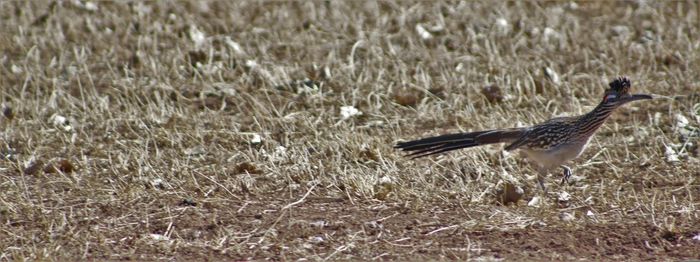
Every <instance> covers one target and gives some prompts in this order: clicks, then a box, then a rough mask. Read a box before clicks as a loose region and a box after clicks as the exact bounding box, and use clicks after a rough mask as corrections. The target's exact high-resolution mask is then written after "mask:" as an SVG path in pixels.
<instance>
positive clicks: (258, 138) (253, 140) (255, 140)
mask: <svg viewBox="0 0 700 262" xmlns="http://www.w3.org/2000/svg"><path fill="white" fill-rule="evenodd" d="M250 143H251V144H253V145H257V144H260V143H262V137H261V136H260V135H259V134H253V138H251V139H250Z"/></svg>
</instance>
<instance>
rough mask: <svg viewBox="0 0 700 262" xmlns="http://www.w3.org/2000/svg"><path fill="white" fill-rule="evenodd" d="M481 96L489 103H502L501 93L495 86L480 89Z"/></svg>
mask: <svg viewBox="0 0 700 262" xmlns="http://www.w3.org/2000/svg"><path fill="white" fill-rule="evenodd" d="M481 94H483V95H484V96H485V97H486V99H487V100H488V101H489V102H491V103H500V102H503V91H501V88H500V87H499V86H497V85H489V86H485V87H483V88H481Z"/></svg>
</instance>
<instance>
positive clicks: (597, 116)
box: [576, 103, 615, 136]
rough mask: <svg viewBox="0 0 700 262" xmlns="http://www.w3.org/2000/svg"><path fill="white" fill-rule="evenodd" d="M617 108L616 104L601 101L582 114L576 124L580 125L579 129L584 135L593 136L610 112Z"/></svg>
mask: <svg viewBox="0 0 700 262" xmlns="http://www.w3.org/2000/svg"><path fill="white" fill-rule="evenodd" d="M614 110H615V107H614V106H611V105H608V104H605V103H600V104H598V106H596V107H595V108H594V109H593V110H591V112H588V113H587V114H585V115H582V116H581V117H580V118H579V119H578V121H576V124H577V125H578V126H579V128H578V130H579V131H580V133H581V134H582V135H584V136H591V135H593V133H595V131H596V130H598V128H599V127H600V126H601V125H603V123H605V120H606V119H608V117H609V116H610V114H612V112H613V111H614Z"/></svg>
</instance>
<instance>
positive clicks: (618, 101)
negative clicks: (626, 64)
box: [602, 76, 652, 107]
mask: <svg viewBox="0 0 700 262" xmlns="http://www.w3.org/2000/svg"><path fill="white" fill-rule="evenodd" d="M608 85H609V86H610V88H608V89H606V90H605V95H604V96H603V102H602V103H603V104H606V105H611V106H615V107H618V106H621V105H624V104H626V103H629V102H632V101H636V100H644V99H651V98H652V97H651V96H650V95H645V94H630V93H629V91H630V87H631V86H632V82H631V81H630V79H629V78H627V77H626V76H620V77H617V78H615V79H614V80H613V81H612V82H610V83H609V84H608Z"/></svg>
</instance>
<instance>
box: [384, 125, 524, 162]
mask: <svg viewBox="0 0 700 262" xmlns="http://www.w3.org/2000/svg"><path fill="white" fill-rule="evenodd" d="M521 134H522V130H521V129H519V128H514V129H502V130H488V131H478V132H471V133H459V134H448V135H441V136H435V137H428V138H423V139H418V140H413V141H408V142H400V143H398V144H396V146H395V148H398V149H401V150H403V151H407V152H410V153H409V154H408V156H410V157H413V158H419V157H424V156H429V155H434V154H439V153H443V152H447V151H452V150H456V149H461V148H469V147H474V146H480V145H486V144H494V143H502V142H510V141H514V140H516V139H517V138H518V137H520V135H521Z"/></svg>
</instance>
